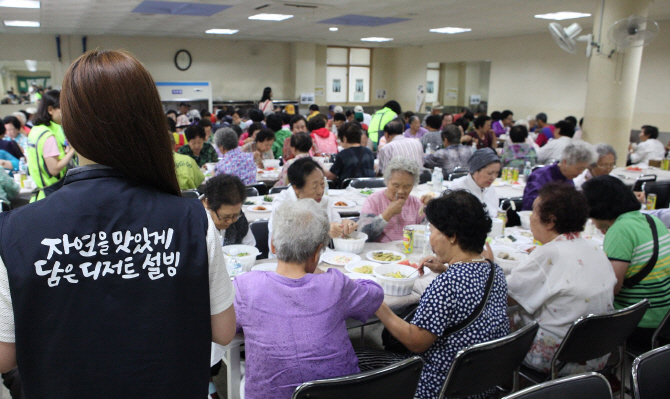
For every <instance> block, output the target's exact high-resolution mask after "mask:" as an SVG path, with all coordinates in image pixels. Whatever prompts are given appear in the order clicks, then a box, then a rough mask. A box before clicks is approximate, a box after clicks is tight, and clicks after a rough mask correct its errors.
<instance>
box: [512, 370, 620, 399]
mask: <svg viewBox="0 0 670 399" xmlns="http://www.w3.org/2000/svg"><path fill="white" fill-rule="evenodd" d="M564 398H570V399H612V389H611V388H610V384H609V382H607V378H605V377H603V375H602V374H598V373H584V374H577V375H572V376H570V377H565V378H559V379H557V380H553V381H548V382H545V383H542V384H538V385H534V386H532V387H530V388H526V389H524V390H522V391H519V392H516V393H514V394H512V395H508V396H505V397H504V398H503V399H564Z"/></svg>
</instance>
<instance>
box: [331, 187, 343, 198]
mask: <svg viewBox="0 0 670 399" xmlns="http://www.w3.org/2000/svg"><path fill="white" fill-rule="evenodd" d="M340 195H342V191H341V190H335V189H332V190H328V196H329V197H339V196H340Z"/></svg>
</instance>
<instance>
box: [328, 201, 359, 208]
mask: <svg viewBox="0 0 670 399" xmlns="http://www.w3.org/2000/svg"><path fill="white" fill-rule="evenodd" d="M336 202H345V203H346V204H347V206H342V205H335V203H336ZM355 206H356V201H352V200H345V199H341V200H337V201H335V200H333V207H334V208H336V209H347V208H353V207H355Z"/></svg>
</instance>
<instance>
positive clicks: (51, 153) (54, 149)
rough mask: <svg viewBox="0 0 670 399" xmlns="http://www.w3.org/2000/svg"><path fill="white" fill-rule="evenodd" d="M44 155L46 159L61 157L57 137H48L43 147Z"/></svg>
mask: <svg viewBox="0 0 670 399" xmlns="http://www.w3.org/2000/svg"><path fill="white" fill-rule="evenodd" d="M42 154H43V156H44V158H51V157H57V156H59V155H60V151H58V143H57V142H56V137H54V136H51V137H47V139H46V140H45V141H44V146H42Z"/></svg>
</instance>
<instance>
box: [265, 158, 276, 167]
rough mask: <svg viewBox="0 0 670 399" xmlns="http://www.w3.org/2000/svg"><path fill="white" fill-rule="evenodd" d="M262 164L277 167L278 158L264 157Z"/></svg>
mask: <svg viewBox="0 0 670 399" xmlns="http://www.w3.org/2000/svg"><path fill="white" fill-rule="evenodd" d="M263 166H264V167H265V168H278V167H279V160H278V159H264V160H263Z"/></svg>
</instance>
